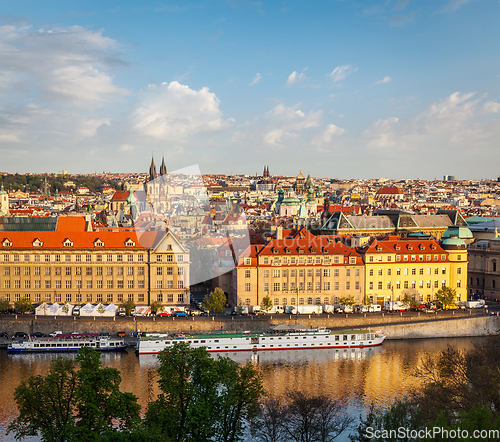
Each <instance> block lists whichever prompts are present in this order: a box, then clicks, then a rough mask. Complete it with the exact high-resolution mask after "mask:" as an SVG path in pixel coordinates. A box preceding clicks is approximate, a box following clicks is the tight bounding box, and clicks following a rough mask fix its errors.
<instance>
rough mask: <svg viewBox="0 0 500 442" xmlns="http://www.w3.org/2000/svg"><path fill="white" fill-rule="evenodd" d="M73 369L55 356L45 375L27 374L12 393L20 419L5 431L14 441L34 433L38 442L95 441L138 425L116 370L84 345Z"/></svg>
mask: <svg viewBox="0 0 500 442" xmlns="http://www.w3.org/2000/svg"><path fill="white" fill-rule="evenodd" d="M77 362H79V363H80V367H79V368H78V369H77V366H76V364H75V362H74V361H72V360H70V359H63V358H58V359H56V360H55V361H54V362H53V363H52V364H51V366H50V369H49V373H48V374H47V375H46V376H45V377H44V376H40V375H36V376H32V377H30V378H29V379H27V380H23V381H21V384H20V385H19V386H18V387H17V388H16V390H15V392H14V399H15V401H16V403H17V407H18V409H19V416H18V417H17V418H16V419H15V420H14V421H13V422H11V423H10V424H9V426H8V429H7V433H14V436H15V438H16V439H17V440H22V439H23V438H25V437H27V436H37V435H39V436H40V438H41V440H42V441H43V442H87V441H88V442H94V441H96V440H99V437H100V436H101V435H102V434H104V433H105V432H110V431H119V430H129V429H133V428H134V427H136V426H137V424H138V423H139V421H140V418H139V411H140V405H139V404H137V398H136V397H135V396H134V395H133V394H131V393H122V392H121V391H120V382H121V375H120V372H119V371H118V370H117V369H114V368H103V367H101V361H100V354H99V353H98V352H96V351H95V350H93V349H91V348H88V347H84V348H82V349H81V350H80V351H79V352H78V356H77Z"/></svg>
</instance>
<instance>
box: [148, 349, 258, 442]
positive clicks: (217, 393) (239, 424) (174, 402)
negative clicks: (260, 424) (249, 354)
mask: <svg viewBox="0 0 500 442" xmlns="http://www.w3.org/2000/svg"><path fill="white" fill-rule="evenodd" d="M158 360H159V362H160V367H159V368H158V377H159V380H158V385H159V387H160V390H161V393H160V394H159V395H158V397H157V399H156V400H155V401H154V402H151V403H150V404H149V405H148V410H147V412H146V418H145V425H146V427H147V428H148V429H149V430H150V431H153V430H154V431H157V432H159V433H160V434H162V435H163V436H164V437H167V438H170V439H172V440H175V441H179V442H183V441H207V440H217V441H228V442H231V441H234V442H235V441H240V440H242V438H243V428H244V422H245V419H250V418H251V417H253V416H254V414H255V412H256V410H257V408H258V401H259V399H260V397H261V395H262V394H263V387H262V378H261V375H260V374H259V373H258V372H257V371H256V370H255V369H254V368H253V366H252V365H251V364H248V365H245V366H244V367H239V366H238V364H237V363H236V362H234V361H232V360H230V359H229V358H219V359H217V360H215V359H212V358H211V357H210V356H209V354H208V352H207V351H206V350H205V349H204V348H198V349H190V348H189V345H188V344H186V343H183V342H180V343H176V344H175V345H174V346H172V347H170V348H168V349H166V350H164V351H163V352H162V353H161V354H160V355H159V356H158Z"/></svg>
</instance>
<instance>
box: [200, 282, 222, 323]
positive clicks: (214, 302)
mask: <svg viewBox="0 0 500 442" xmlns="http://www.w3.org/2000/svg"><path fill="white" fill-rule="evenodd" d="M226 301H227V300H226V295H225V294H224V291H223V290H222V289H220V288H219V287H216V288H215V289H214V290H213V291H212V292H210V293H209V294H208V295H206V296H205V298H204V299H203V301H202V303H201V305H202V306H203V308H204V309H205V310H208V311H210V312H214V313H215V316H217V313H224V312H225V311H226Z"/></svg>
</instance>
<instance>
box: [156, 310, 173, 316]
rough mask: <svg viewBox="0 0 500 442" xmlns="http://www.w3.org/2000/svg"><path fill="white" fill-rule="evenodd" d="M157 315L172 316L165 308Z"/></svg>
mask: <svg viewBox="0 0 500 442" xmlns="http://www.w3.org/2000/svg"><path fill="white" fill-rule="evenodd" d="M158 316H162V317H163V316H172V314H171V313H170V312H167V311H166V310H165V311H164V312H161V313H158Z"/></svg>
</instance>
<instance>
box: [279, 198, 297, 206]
mask: <svg viewBox="0 0 500 442" xmlns="http://www.w3.org/2000/svg"><path fill="white" fill-rule="evenodd" d="M281 204H283V205H286V206H298V205H299V204H300V201H299V200H298V199H297V198H295V197H288V198H285V199H284V200H283V201H282V202H281Z"/></svg>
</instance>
